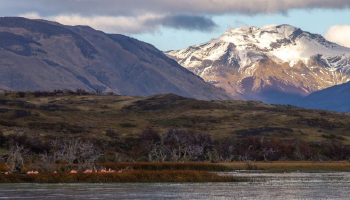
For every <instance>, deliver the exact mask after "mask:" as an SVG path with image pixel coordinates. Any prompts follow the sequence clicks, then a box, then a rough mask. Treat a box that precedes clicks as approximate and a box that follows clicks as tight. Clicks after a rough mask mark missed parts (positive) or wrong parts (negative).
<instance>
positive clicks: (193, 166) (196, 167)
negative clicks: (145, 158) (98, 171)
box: [99, 162, 231, 172]
mask: <svg viewBox="0 0 350 200" xmlns="http://www.w3.org/2000/svg"><path fill="white" fill-rule="evenodd" d="M99 165H100V166H104V167H106V168H111V169H133V170H151V171H153V170H156V171H159V170H193V171H216V172H218V171H230V170H231V168H230V167H228V166H226V165H223V164H215V163H196V162H186V163H178V162H164V163H149V162H138V163H128V162H125V163H104V164H102V163H101V164H99Z"/></svg>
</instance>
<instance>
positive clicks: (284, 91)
mask: <svg viewBox="0 0 350 200" xmlns="http://www.w3.org/2000/svg"><path fill="white" fill-rule="evenodd" d="M167 55H168V56H169V57H171V58H174V59H176V60H177V61H178V62H179V64H181V65H183V66H184V67H186V68H187V69H189V70H190V71H192V72H193V73H195V74H197V75H198V76H201V77H202V78H203V79H204V80H205V81H207V82H208V83H211V84H213V85H215V86H216V87H218V88H222V89H223V90H225V91H226V92H227V93H229V94H230V95H231V96H233V97H237V98H240V99H245V100H258V101H263V102H265V103H284V104H286V103H291V102H295V101H297V100H299V99H301V98H302V97H305V96H307V95H309V94H311V93H313V92H316V91H319V90H322V89H325V88H328V87H331V86H334V85H338V84H343V83H346V82H348V81H350V49H349V48H345V47H342V46H340V45H337V44H335V43H332V42H329V41H327V40H325V38H323V37H322V36H321V35H318V34H312V33H309V32H305V31H303V30H301V29H299V28H296V27H293V26H290V25H280V26H272V27H269V28H257V27H242V28H237V29H230V30H228V31H227V32H226V33H225V34H223V35H222V36H221V37H219V38H217V39H212V40H211V41H209V42H206V43H203V44H199V45H195V46H190V47H188V48H185V49H182V50H177V51H170V52H167ZM312 96H314V95H312ZM312 96H310V97H308V98H307V99H311V98H312Z"/></svg>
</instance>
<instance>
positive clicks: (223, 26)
mask: <svg viewBox="0 0 350 200" xmlns="http://www.w3.org/2000/svg"><path fill="white" fill-rule="evenodd" d="M0 15H1V16H3V17H5V16H21V17H26V18H31V19H47V20H51V21H56V22H59V23H61V24H65V25H88V26H91V27H93V28H95V29H98V30H102V31H104V32H106V33H118V34H124V35H128V36H131V37H134V38H136V39H139V40H141V41H145V42H147V43H150V44H153V45H154V46H156V47H157V48H159V49H160V50H163V51H167V50H176V49H182V48H185V47H188V46H191V45H194V44H200V43H204V42H207V41H209V40H210V39H212V38H217V37H219V36H220V35H222V34H223V33H225V31H226V30H227V29H229V28H238V27H242V26H257V27H264V26H266V25H280V24H290V25H293V26H296V27H299V28H301V29H302V30H304V31H308V32H312V33H318V34H321V35H323V36H324V37H325V38H326V39H328V40H330V41H332V42H336V43H338V44H341V45H343V46H347V47H350V0H0Z"/></svg>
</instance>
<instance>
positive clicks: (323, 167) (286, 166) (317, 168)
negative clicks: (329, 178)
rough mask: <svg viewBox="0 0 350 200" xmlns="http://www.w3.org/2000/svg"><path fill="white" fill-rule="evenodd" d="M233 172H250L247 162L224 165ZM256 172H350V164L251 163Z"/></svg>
mask: <svg viewBox="0 0 350 200" xmlns="http://www.w3.org/2000/svg"><path fill="white" fill-rule="evenodd" d="M222 165H225V166H227V167H229V168H230V169H231V170H249V169H248V168H249V165H247V162H232V163H222ZM251 165H254V166H255V169H256V170H262V171H264V172H271V173H281V172H350V162H348V161H334V162H312V161H280V162H251Z"/></svg>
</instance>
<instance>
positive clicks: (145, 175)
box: [0, 170, 246, 183]
mask: <svg viewBox="0 0 350 200" xmlns="http://www.w3.org/2000/svg"><path fill="white" fill-rule="evenodd" d="M245 180H246V179H244V178H236V177H232V176H219V175H217V174H214V173H209V172H200V171H190V170H163V171H146V170H136V171H128V172H122V173H108V174H105V173H91V174H84V173H77V174H70V173H58V174H52V173H39V174H37V175H25V174H9V175H4V174H0V183H112V182H141V183H142V182H238V181H245Z"/></svg>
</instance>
